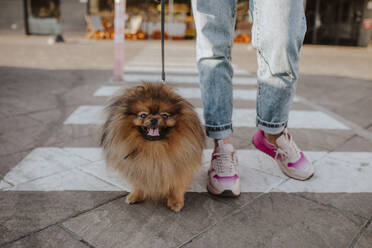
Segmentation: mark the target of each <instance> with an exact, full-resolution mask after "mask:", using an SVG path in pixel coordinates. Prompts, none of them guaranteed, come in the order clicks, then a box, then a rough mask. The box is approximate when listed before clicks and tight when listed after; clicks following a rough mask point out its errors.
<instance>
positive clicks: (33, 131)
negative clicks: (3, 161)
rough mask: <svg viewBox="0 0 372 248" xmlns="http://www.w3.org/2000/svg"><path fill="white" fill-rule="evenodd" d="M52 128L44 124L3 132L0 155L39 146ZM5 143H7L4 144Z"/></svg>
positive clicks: (0, 137) (0, 138)
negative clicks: (49, 128)
mask: <svg viewBox="0 0 372 248" xmlns="http://www.w3.org/2000/svg"><path fill="white" fill-rule="evenodd" d="M49 133H50V130H48V129H46V127H44V126H31V127H28V128H24V129H20V130H15V131H11V132H6V133H3V134H2V135H1V136H0V140H1V143H2V145H1V147H0V156H1V155H8V154H13V153H16V152H21V151H25V150H29V149H31V148H34V147H37V146H39V145H40V143H42V140H43V138H44V137H45V136H46V135H49ZM3 144H5V145H3Z"/></svg>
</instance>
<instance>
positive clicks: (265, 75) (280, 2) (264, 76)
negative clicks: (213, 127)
mask: <svg viewBox="0 0 372 248" xmlns="http://www.w3.org/2000/svg"><path fill="white" fill-rule="evenodd" d="M250 8H251V14H252V17H253V28H252V33H253V37H252V44H253V46H254V47H255V48H256V50H257V62H258V71H257V78H258V92H257V106H256V108H257V119H256V124H257V127H258V128H259V129H260V132H259V133H257V134H256V135H255V137H254V142H256V144H255V145H256V147H257V146H258V148H259V147H261V148H262V149H265V148H263V146H260V144H259V143H260V141H262V142H261V143H262V144H261V145H263V144H266V143H265V142H266V141H268V142H267V143H268V144H272V145H274V147H269V148H272V149H271V150H273V151H274V152H275V156H274V157H275V158H278V156H279V155H280V154H278V153H280V152H282V153H283V154H282V156H281V158H282V159H281V162H280V163H282V164H284V165H283V167H285V168H286V169H287V167H288V166H289V165H292V164H294V165H293V167H294V168H291V170H294V169H295V167H296V166H297V164H296V163H297V162H299V161H300V162H301V163H302V165H301V168H302V169H304V168H305V167H306V168H305V169H304V171H303V172H298V171H296V173H297V172H298V173H300V174H301V173H302V174H301V175H297V174H296V173H294V172H292V171H290V172H288V171H283V172H285V173H286V174H287V175H289V176H292V177H294V178H296V177H297V179H307V178H308V177H310V176H311V175H312V168H311V165H310V164H309V163H308V161H307V160H306V159H305V158H303V154H302V153H301V152H300V151H299V149H298V148H297V146H296V145H295V143H294V142H293V140H292V139H291V137H290V135H289V134H288V133H287V131H286V127H287V122H288V116H289V111H290V108H291V106H292V102H293V98H294V95H295V92H296V83H297V80H298V60H299V53H300V49H301V46H302V42H303V39H304V35H305V32H306V19H305V14H304V9H303V1H302V0H250ZM282 133H284V134H283V135H282ZM259 134H262V135H259ZM263 139H264V140H265V142H264V141H263ZM278 147H279V148H280V149H277V148H278ZM259 149H260V148H259ZM262 149H261V150H262ZM284 150H285V152H283V151H284ZM266 153H269V152H266ZM284 153H285V154H284ZM271 155H274V154H271ZM284 157H285V158H284ZM284 160H285V161H284ZM304 161H305V162H304ZM288 164H289V165H288ZM281 168H282V167H281ZM282 170H283V168H282Z"/></svg>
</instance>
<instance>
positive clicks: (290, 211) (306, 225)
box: [185, 193, 364, 248]
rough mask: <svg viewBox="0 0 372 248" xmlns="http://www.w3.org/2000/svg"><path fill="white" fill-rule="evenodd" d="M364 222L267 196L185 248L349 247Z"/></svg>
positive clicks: (281, 196)
mask: <svg viewBox="0 0 372 248" xmlns="http://www.w3.org/2000/svg"><path fill="white" fill-rule="evenodd" d="M363 223H364V222H363V221H362V219H361V218H358V217H355V216H352V215H348V214H345V213H342V212H340V211H337V210H334V209H332V208H327V207H324V206H321V205H319V204H315V203H313V202H311V201H307V200H304V199H301V198H298V197H295V196H293V195H291V194H284V193H270V194H267V195H265V196H263V197H261V198H259V199H257V200H256V201H254V202H253V203H252V204H250V205H249V206H248V207H246V208H244V209H243V210H242V211H241V212H239V213H237V214H234V215H232V216H230V217H228V218H227V219H225V220H224V221H222V222H220V223H218V225H217V226H215V227H214V228H212V229H210V230H209V231H207V232H206V233H204V234H202V235H201V236H199V238H197V239H194V240H193V241H192V242H190V243H188V245H186V246H185V247H206V248H207V247H231V248H232V247H347V245H348V244H349V243H350V241H351V240H352V238H353V237H354V235H355V234H356V233H357V232H358V231H359V229H360V226H361V225H362V224H363Z"/></svg>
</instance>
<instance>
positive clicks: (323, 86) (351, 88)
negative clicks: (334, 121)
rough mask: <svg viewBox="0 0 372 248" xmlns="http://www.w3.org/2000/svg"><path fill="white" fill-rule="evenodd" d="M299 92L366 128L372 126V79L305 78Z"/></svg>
mask: <svg viewBox="0 0 372 248" xmlns="http://www.w3.org/2000/svg"><path fill="white" fill-rule="evenodd" d="M297 92H298V95H300V96H303V97H305V98H306V99H307V100H309V101H311V102H314V103H316V104H319V105H321V106H323V107H325V108H327V109H329V110H330V111H332V112H334V113H336V114H338V115H340V116H342V117H343V118H345V119H347V120H349V121H351V122H354V123H356V124H358V125H360V126H362V127H365V126H366V125H369V124H371V123H372V115H371V111H370V106H371V101H372V99H371V94H372V79H369V80H361V79H353V78H346V77H337V76H317V75H311V76H310V75H303V76H302V77H300V80H299V83H298V90H297Z"/></svg>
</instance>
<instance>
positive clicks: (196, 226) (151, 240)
mask: <svg viewBox="0 0 372 248" xmlns="http://www.w3.org/2000/svg"><path fill="white" fill-rule="evenodd" d="M232 210H233V208H232V207H231V206H230V205H227V204H225V203H221V202H219V201H215V200H212V199H211V198H209V197H207V196H205V195H203V194H198V193H188V194H186V201H185V208H184V209H183V210H182V211H181V212H179V213H174V212H172V211H170V210H168V209H167V208H166V205H165V203H161V204H158V205H154V204H153V203H150V202H145V203H141V204H135V205H128V204H126V203H125V199H119V200H117V201H114V202H111V203H110V204H107V205H105V206H102V207H100V208H97V209H95V210H93V211H90V212H87V213H85V214H83V215H80V216H78V217H77V218H73V219H70V220H68V221H66V222H64V223H63V225H64V226H65V227H66V228H68V229H70V230H71V231H73V232H74V233H76V234H78V235H79V236H81V237H82V238H83V239H84V240H86V241H87V242H89V243H90V244H92V245H93V246H96V247H123V246H124V244H125V247H174V246H176V245H178V244H180V243H182V242H183V241H185V240H187V239H188V238H189V237H191V236H192V235H195V234H197V233H198V232H200V231H202V230H203V229H205V228H207V227H208V226H210V225H211V224H213V223H215V222H216V221H217V220H220V219H221V218H222V217H223V216H225V215H226V214H228V213H230V212H231V211H232Z"/></svg>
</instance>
